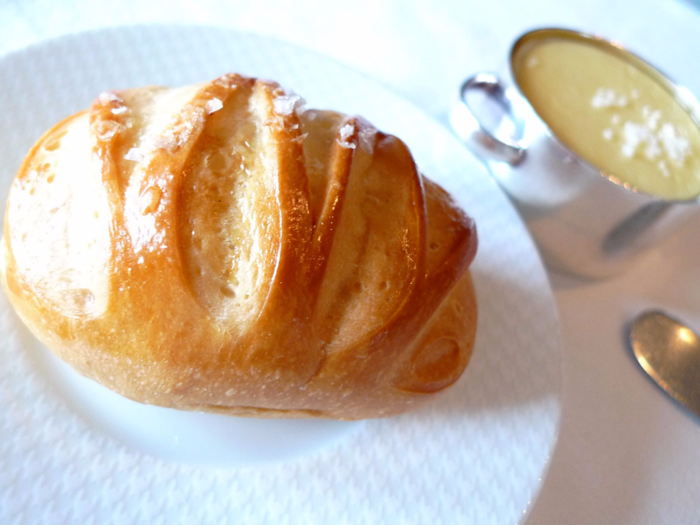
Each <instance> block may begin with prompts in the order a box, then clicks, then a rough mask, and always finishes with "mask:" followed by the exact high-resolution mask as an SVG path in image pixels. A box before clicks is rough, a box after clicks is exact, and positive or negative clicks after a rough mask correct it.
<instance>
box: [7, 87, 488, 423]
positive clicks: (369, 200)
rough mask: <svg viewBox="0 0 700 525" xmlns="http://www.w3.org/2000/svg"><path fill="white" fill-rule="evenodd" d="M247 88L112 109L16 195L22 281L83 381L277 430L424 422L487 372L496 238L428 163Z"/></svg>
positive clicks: (37, 167)
mask: <svg viewBox="0 0 700 525" xmlns="http://www.w3.org/2000/svg"><path fill="white" fill-rule="evenodd" d="M295 103H296V100H295V97H293V96H292V95H289V94H287V93H286V92H284V91H283V90H282V89H281V88H280V87H279V86H278V85H276V84H274V83H271V82H263V81H259V80H255V79H251V78H245V77H241V76H238V75H225V76H223V77H221V78H219V79H216V80H214V81H212V82H209V83H205V84H201V85H198V86H189V87H186V88H180V89H173V90H168V89H165V88H140V89H132V90H125V91H121V92H115V93H110V94H103V95H101V96H100V98H99V99H98V100H97V101H95V103H94V104H93V106H92V108H91V109H90V111H89V112H88V113H86V112H83V113H79V114H77V115H75V116H73V117H71V118H69V119H66V120H64V121H63V122H61V123H59V124H58V125H56V126H55V127H54V128H53V129H51V130H50V131H49V132H48V133H47V134H46V135H44V137H42V138H41V139H40V140H39V142H38V143H37V144H36V145H35V146H34V148H33V149H32V150H31V151H30V153H29V155H28V156H27V158H26V160H25V162H24V164H23V165H22V167H21V169H20V171H19V173H18V175H17V177H16V179H15V182H14V184H13V187H12V191H11V194H10V198H9V201H8V206H7V214H6V219H5V236H4V265H2V266H3V268H2V269H3V282H4V284H5V287H6V290H7V292H8V295H9V297H10V299H11V301H12V303H13V305H14V306H15V308H16V310H17V311H18V313H19V314H20V316H21V317H22V318H23V320H24V321H25V323H26V324H27V325H28V326H29V327H30V329H31V330H32V331H33V332H34V333H35V334H36V335H37V336H38V337H39V338H40V339H41V340H42V341H43V342H45V343H46V345H47V346H49V347H50V348H51V349H52V350H53V351H54V352H55V353H56V354H58V355H59V356H60V357H61V358H63V359H64V360H65V361H67V362H69V363H70V364H71V365H72V366H73V367H74V368H75V369H76V370H78V371H79V372H80V373H82V374H84V375H86V376H87V377H91V378H93V379H95V380H97V381H98V382H100V383H102V384H104V385H106V386H107V387H109V388H111V389H113V390H115V391H117V392H119V393H121V394H123V395H125V396H127V397H130V398H132V399H135V400H137V401H140V402H145V403H151V404H157V405H162V406H168V407H174V408H180V409H189V410H205V411H212V412H221V413H226V414H230V415H240V416H255V417H327V418H339V419H361V418H368V417H383V416H389V415H393V414H397V413H400V412H403V411H405V410H408V409H410V408H411V407H413V406H415V405H416V404H417V403H418V402H421V401H423V400H425V399H427V398H428V397H430V396H429V395H428V394H431V393H434V392H437V391H440V390H442V389H444V388H446V387H447V386H449V385H450V384H452V383H454V381H456V380H457V379H458V378H459V376H460V374H461V373H462V371H463V370H464V367H466V365H467V362H468V360H469V357H470V355H471V350H472V346H473V343H474V331H475V326H476V303H475V299H474V292H473V287H472V284H471V279H470V278H469V273H468V266H469V264H470V262H471V260H472V259H473V257H474V254H475V251H476V231H475V228H474V225H473V222H472V221H471V219H469V218H468V217H467V216H466V215H464V213H463V212H461V211H460V210H459V209H458V208H457V207H456V206H455V205H454V204H453V203H452V201H451V200H450V198H449V196H448V195H447V194H446V193H445V192H444V191H443V190H442V189H440V188H439V187H438V186H437V185H435V184H433V183H432V182H430V181H428V180H427V179H424V178H422V177H421V176H420V175H419V174H418V172H417V171H416V168H415V165H414V163H413V159H412V158H411V155H410V152H409V151H408V149H407V148H406V146H405V145H404V144H403V143H402V142H401V141H400V140H398V139H397V138H396V137H393V136H390V135H386V134H383V133H381V132H379V131H377V130H376V129H375V128H373V127H372V126H371V125H370V124H369V123H367V122H366V121H364V120H363V119H361V118H357V117H352V118H347V117H345V116H343V115H340V114H338V113H334V112H329V111H314V110H308V111H299V110H297V108H295Z"/></svg>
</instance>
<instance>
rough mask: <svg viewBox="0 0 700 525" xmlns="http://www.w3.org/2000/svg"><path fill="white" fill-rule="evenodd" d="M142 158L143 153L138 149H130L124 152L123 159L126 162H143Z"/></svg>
mask: <svg viewBox="0 0 700 525" xmlns="http://www.w3.org/2000/svg"><path fill="white" fill-rule="evenodd" d="M143 156H144V155H143V152H142V151H141V150H140V149H139V148H131V149H130V150H129V151H127V152H126V155H124V158H125V159H126V160H133V161H135V162H139V161H141V160H143Z"/></svg>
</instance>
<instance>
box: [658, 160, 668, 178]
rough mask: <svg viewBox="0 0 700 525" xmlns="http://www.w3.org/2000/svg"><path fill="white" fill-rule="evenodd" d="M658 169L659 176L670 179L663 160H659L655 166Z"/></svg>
mask: <svg viewBox="0 0 700 525" xmlns="http://www.w3.org/2000/svg"><path fill="white" fill-rule="evenodd" d="M657 166H658V167H659V169H660V170H661V175H663V176H664V177H670V176H671V173H669V171H668V166H666V162H665V161H663V160H660V161H659V163H658V164H657Z"/></svg>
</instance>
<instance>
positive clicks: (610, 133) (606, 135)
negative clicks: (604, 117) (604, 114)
mask: <svg viewBox="0 0 700 525" xmlns="http://www.w3.org/2000/svg"><path fill="white" fill-rule="evenodd" d="M603 138H604V139H605V140H612V138H613V130H612V129H610V128H605V129H604V130H603Z"/></svg>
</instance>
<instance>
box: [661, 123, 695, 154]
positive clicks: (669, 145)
mask: <svg viewBox="0 0 700 525" xmlns="http://www.w3.org/2000/svg"><path fill="white" fill-rule="evenodd" d="M658 136H659V140H660V141H661V143H662V144H663V145H664V150H665V151H666V155H668V158H669V159H671V160H672V161H674V162H677V163H678V164H683V162H685V158H686V157H687V156H688V154H689V153H690V142H688V139H686V138H685V137H681V136H679V135H678V134H677V133H676V128H675V127H674V126H673V124H670V123H668V122H667V123H665V124H664V125H663V126H661V129H660V130H659V133H658Z"/></svg>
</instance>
